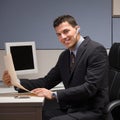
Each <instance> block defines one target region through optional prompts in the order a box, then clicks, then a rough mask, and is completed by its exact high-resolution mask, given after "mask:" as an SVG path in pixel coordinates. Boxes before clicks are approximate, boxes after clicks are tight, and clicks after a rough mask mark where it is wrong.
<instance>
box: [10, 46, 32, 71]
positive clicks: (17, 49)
mask: <svg viewBox="0 0 120 120" xmlns="http://www.w3.org/2000/svg"><path fill="white" fill-rule="evenodd" d="M10 51H11V55H12V59H13V63H14V67H15V70H26V69H34V61H33V53H32V46H29V45H27V46H11V47H10Z"/></svg>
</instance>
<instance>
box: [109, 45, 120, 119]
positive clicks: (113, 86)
mask: <svg viewBox="0 0 120 120" xmlns="http://www.w3.org/2000/svg"><path fill="white" fill-rule="evenodd" d="M109 67H110V68H109V98H110V101H113V100H117V99H120V43H114V44H113V45H112V47H111V48H110V51H109ZM119 114H120V107H117V108H115V109H114V110H113V111H112V117H113V119H114V120H120V115H119Z"/></svg>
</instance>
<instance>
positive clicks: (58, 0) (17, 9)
mask: <svg viewBox="0 0 120 120" xmlns="http://www.w3.org/2000/svg"><path fill="white" fill-rule="evenodd" d="M63 14H71V15H72V16H74V17H75V18H76V20H77V21H78V24H79V25H80V26H81V31H80V32H81V34H82V35H83V36H86V35H88V36H90V37H91V38H92V39H93V40H95V41H98V42H100V43H102V44H104V46H105V47H106V48H109V47H110V46H111V0H52V1H51V0H0V49H4V43H5V42H7V41H9V42H10V41H35V42H36V47H37V49H63V48H64V47H63V46H62V45H61V44H60V43H59V41H58V40H57V37H56V34H55V32H54V28H53V26H52V24H53V20H54V19H55V18H56V17H57V16H59V15H63Z"/></svg>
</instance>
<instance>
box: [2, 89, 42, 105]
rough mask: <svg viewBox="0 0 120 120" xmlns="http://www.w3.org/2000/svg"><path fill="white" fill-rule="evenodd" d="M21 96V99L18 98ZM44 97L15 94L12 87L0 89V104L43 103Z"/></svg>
mask: <svg viewBox="0 0 120 120" xmlns="http://www.w3.org/2000/svg"><path fill="white" fill-rule="evenodd" d="M19 96H23V98H19ZM43 101H44V97H38V96H35V95H32V94H30V93H17V92H16V91H15V90H14V88H13V87H11V88H0V103H43Z"/></svg>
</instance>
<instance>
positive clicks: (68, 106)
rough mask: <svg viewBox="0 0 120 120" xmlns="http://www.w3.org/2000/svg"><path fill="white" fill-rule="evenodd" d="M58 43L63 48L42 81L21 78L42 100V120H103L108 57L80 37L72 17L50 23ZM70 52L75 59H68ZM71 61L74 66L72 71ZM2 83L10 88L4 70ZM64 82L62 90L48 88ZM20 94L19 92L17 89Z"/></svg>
mask: <svg viewBox="0 0 120 120" xmlns="http://www.w3.org/2000/svg"><path fill="white" fill-rule="evenodd" d="M53 27H54V29H55V32H56V35H57V37H58V40H59V41H60V42H61V43H62V44H63V45H64V46H65V47H66V50H64V51H63V52H62V53H61V55H60V56H59V59H58V61H57V63H56V65H55V66H54V67H53V68H52V69H51V70H50V71H49V73H48V74H47V75H46V76H45V77H44V78H38V79H35V80H26V79H21V80H20V82H21V84H22V85H23V86H24V87H25V88H27V89H29V90H31V91H32V92H33V93H34V94H36V95H38V96H42V97H45V104H44V107H43V120H104V112H105V107H106V104H107V103H108V58H107V52H106V49H105V48H104V47H103V45H101V44H100V43H97V42H95V41H93V40H91V39H90V37H88V36H87V37H83V36H82V35H81V34H80V31H79V30H80V26H79V25H78V24H77V22H76V20H75V19H74V17H72V16H70V15H62V16H59V17H58V18H56V19H55V20H54V22H53ZM71 53H72V54H74V57H73V58H74V60H71ZM71 62H73V64H74V65H73V67H72V69H71ZM3 81H4V83H5V84H7V85H11V77H10V75H9V73H8V72H7V71H5V72H4V74H3ZM60 82H63V84H64V87H65V89H63V90H57V91H55V92H52V91H51V90H50V89H51V88H53V87H54V86H56V85H57V84H59V83H60ZM19 92H22V90H19Z"/></svg>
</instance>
